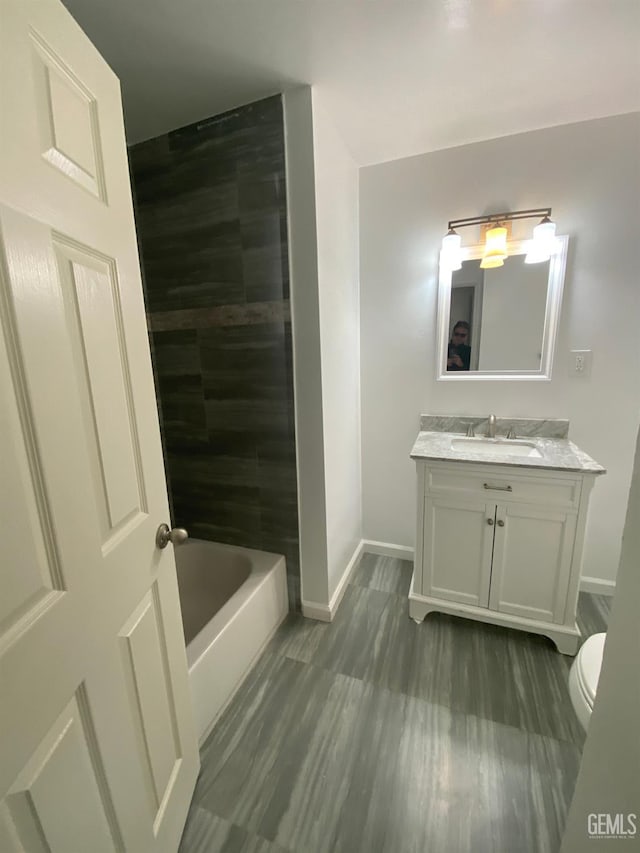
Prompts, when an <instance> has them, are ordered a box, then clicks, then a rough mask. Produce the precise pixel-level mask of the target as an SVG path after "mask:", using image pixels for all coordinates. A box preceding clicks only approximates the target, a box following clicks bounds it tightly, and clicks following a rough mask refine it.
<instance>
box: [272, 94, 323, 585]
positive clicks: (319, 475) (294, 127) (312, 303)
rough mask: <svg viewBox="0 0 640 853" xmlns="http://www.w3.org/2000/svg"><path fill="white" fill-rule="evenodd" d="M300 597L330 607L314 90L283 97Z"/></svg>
mask: <svg viewBox="0 0 640 853" xmlns="http://www.w3.org/2000/svg"><path fill="white" fill-rule="evenodd" d="M283 107H284V124H285V145H286V168H287V220H288V227H289V275H290V282H291V285H290V289H291V315H292V334H293V382H294V398H295V415H296V454H297V470H298V517H299V534H300V579H301V583H302V598H303V599H305V598H306V599H308V600H311V601H320V602H325V601H328V596H329V592H328V578H327V521H326V493H325V481H324V436H323V417H322V378H321V366H320V307H319V300H318V253H317V233H316V232H317V228H316V208H315V170H314V162H313V116H312V106H311V89H310V88H309V87H308V86H301V87H299V88H297V89H294V90H292V91H290V92H287V93H285V94H284V95H283Z"/></svg>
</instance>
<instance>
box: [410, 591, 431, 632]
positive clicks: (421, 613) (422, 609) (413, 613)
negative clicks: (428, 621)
mask: <svg viewBox="0 0 640 853" xmlns="http://www.w3.org/2000/svg"><path fill="white" fill-rule="evenodd" d="M432 610H433V608H432V607H429V605H428V604H424V603H423V602H422V601H415V600H414V599H412V598H411V596H409V617H410V618H411V619H413V621H414V622H416V623H417V624H418V625H419V624H420V623H421V622H422V621H423V620H424V617H425V616H426V615H427V613H431V611H432Z"/></svg>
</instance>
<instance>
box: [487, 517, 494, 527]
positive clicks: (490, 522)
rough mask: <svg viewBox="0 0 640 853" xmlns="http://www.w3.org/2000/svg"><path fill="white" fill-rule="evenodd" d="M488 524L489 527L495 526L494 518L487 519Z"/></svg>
mask: <svg viewBox="0 0 640 853" xmlns="http://www.w3.org/2000/svg"><path fill="white" fill-rule="evenodd" d="M487 524H488V525H489V527H492V525H493V519H492V518H488V519H487Z"/></svg>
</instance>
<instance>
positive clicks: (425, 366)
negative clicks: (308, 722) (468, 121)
mask: <svg viewBox="0 0 640 853" xmlns="http://www.w3.org/2000/svg"><path fill="white" fill-rule="evenodd" d="M639 145H640V114H637V113H636V114H630V115H624V116H615V117H613V118H608V119H601V120H596V121H590V122H583V123H579V124H573V125H564V126H561V127H555V128H550V129H547V130H541V131H536V132H532V133H525V134H519V135H515V136H509V137H503V138H500V139H496V140H491V141H489V142H483V143H478V144H474V145H467V146H462V147H460V148H453V149H448V150H444V151H437V152H433V153H431V154H425V155H422V156H418V157H411V158H407V159H403V160H398V161H394V162H390V163H385V164H381V165H378V166H371V167H368V168H365V169H362V170H361V172H360V302H361V383H362V413H361V416H362V424H363V431H362V454H363V456H362V459H363V461H362V483H363V536H364V538H365V539H375V540H380V541H384V542H390V543H394V544H399V545H409V546H412V545H413V544H414V536H415V532H414V526H415V494H414V493H415V472H414V465H413V463H412V462H411V460H410V459H409V457H408V454H409V451H410V449H411V446H412V443H413V441H414V439H415V436H416V433H417V430H418V417H419V415H420V413H421V412H429V413H435V414H444V413H463V414H472V413H487V414H488V413H490V412H494V413H495V414H498V415H512V416H533V417H544V416H548V417H565V418H569V419H570V421H571V431H570V436H571V438H572V439H573V440H574V441H575V442H576V443H577V444H578V445H579V446H581V447H582V448H584V450H586V451H587V452H588V453H590V454H591V455H592V456H594V457H595V458H596V459H597V460H598V461H599V462H600V463H602V464H603V465H605V466H606V467H607V469H608V473H607V475H606V476H604V477H601V478H599V479H598V481H597V483H596V486H595V489H594V491H593V495H592V501H591V513H590V518H589V524H588V529H587V541H586V548H585V560H584V574H585V575H586V576H590V577H596V578H603V579H609V580H610V579H613V578H614V577H615V574H616V570H617V566H618V560H619V555H620V540H621V534H622V525H623V521H624V516H625V507H626V499H627V494H628V489H629V481H630V476H631V464H632V460H633V447H634V440H635V435H636V432H637V428H638V420H639V410H638V402H639V398H640V394H639V376H640V344H639V342H638V321H639V319H640V287H639V286H638V278H637V263H636V259H637V240H638V234H639V233H640V221H639V218H640V217H639V205H638V185H639V175H638V172H639V162H640V161H639V158H638V150H639ZM547 205H550V206H551V207H552V208H553V218H554V219H555V220H556V222H557V223H558V233H560V234H569V235H570V242H569V257H568V266H567V275H566V280H565V292H564V298H563V304H562V313H561V318H560V328H559V337H558V346H557V349H556V357H555V363H554V365H553V378H552V380H551V381H550V382H509V383H504V382H492V381H485V382H479V383H472V382H464V381H462V382H460V383H458V382H437V381H436V379H435V376H436V364H435V355H436V354H435V335H436V293H437V259H438V251H439V248H440V241H441V239H442V235H443V234H444V232H445V230H446V223H447V221H448V220H449V219H455V218H459V217H464V216H473V215H475V214H482V213H485V212H486V213H488V212H495V211H497V210H508V209H512V210H514V209H526V208H534V207H541V206H547ZM533 224H534V223H533V222H532V225H533ZM570 349H593V366H592V372H591V377H590V378H584V377H581V378H574V377H570V376H569V356H568V352H569V350H570Z"/></svg>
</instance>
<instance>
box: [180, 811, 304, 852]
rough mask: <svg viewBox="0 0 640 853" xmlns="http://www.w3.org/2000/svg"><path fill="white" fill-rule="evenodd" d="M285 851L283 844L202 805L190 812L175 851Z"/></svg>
mask: <svg viewBox="0 0 640 853" xmlns="http://www.w3.org/2000/svg"><path fill="white" fill-rule="evenodd" d="M218 851H219V853H288V851H286V849H285V848H284V847H280V845H278V844H273V843H271V842H270V841H267V840H266V839H264V838H260V837H259V836H257V835H254V834H253V833H250V832H248V831H247V830H246V829H243V828H242V827H240V826H236V825H235V824H233V823H229V821H228V820H224V818H221V817H218V816H217V815H214V814H212V813H211V812H209V811H207V810H206V809H203V808H199V807H197V808H194V809H192V810H191V812H190V813H189V821H188V823H187V826H186V828H185V832H184V834H183V836H182V841H181V843H180V849H179V851H178V853H218Z"/></svg>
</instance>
